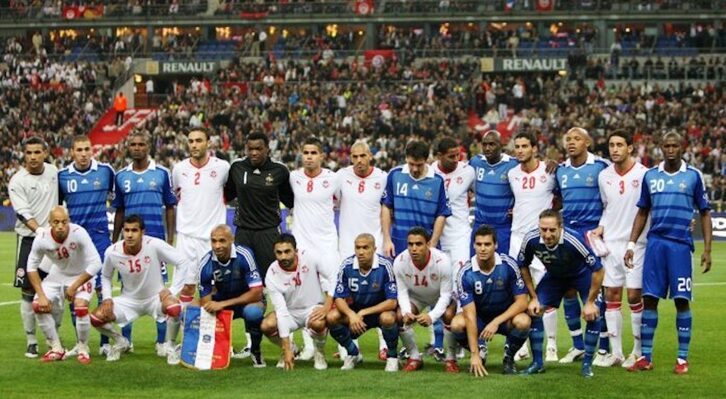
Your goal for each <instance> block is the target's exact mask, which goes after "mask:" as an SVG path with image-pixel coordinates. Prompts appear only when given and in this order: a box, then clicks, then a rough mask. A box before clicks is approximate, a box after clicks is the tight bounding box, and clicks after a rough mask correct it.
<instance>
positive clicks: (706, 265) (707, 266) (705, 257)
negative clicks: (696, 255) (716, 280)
mask: <svg viewBox="0 0 726 399" xmlns="http://www.w3.org/2000/svg"><path fill="white" fill-rule="evenodd" d="M701 267H702V268H703V272H704V273H708V271H709V270H711V253H710V252H705V251H704V252H703V253H702V254H701Z"/></svg>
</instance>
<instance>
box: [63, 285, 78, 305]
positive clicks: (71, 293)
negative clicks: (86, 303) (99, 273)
mask: <svg viewBox="0 0 726 399" xmlns="http://www.w3.org/2000/svg"><path fill="white" fill-rule="evenodd" d="M65 296H66V300H67V301H68V302H73V301H75V299H76V290H74V289H73V287H67V288H66V292H65Z"/></svg>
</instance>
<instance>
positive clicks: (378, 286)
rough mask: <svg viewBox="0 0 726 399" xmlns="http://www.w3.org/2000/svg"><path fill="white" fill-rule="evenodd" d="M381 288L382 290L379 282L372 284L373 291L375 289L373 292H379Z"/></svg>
mask: <svg viewBox="0 0 726 399" xmlns="http://www.w3.org/2000/svg"><path fill="white" fill-rule="evenodd" d="M379 288H381V285H380V284H378V282H377V281H374V282H373V284H371V289H373V290H377V289H379Z"/></svg>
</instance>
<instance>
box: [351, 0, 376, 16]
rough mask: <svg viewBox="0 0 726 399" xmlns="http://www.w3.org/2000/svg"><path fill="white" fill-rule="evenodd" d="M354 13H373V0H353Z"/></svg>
mask: <svg viewBox="0 0 726 399" xmlns="http://www.w3.org/2000/svg"><path fill="white" fill-rule="evenodd" d="M355 13H356V14H358V15H371V14H373V0H355Z"/></svg>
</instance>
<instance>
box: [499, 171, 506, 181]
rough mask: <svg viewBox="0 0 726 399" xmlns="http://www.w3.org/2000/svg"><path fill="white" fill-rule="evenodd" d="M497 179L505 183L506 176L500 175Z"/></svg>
mask: <svg viewBox="0 0 726 399" xmlns="http://www.w3.org/2000/svg"><path fill="white" fill-rule="evenodd" d="M499 179H500V180H501V181H507V174H506V173H502V174H501V175H499Z"/></svg>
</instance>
